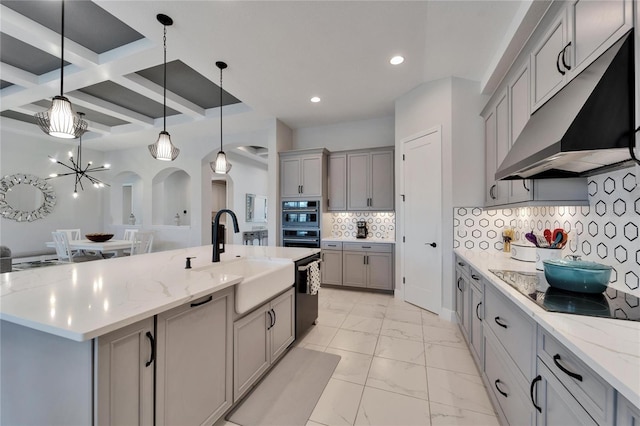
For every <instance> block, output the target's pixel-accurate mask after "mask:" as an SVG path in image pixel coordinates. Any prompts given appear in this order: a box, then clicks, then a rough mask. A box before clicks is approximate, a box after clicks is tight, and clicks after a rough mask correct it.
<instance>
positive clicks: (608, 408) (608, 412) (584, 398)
mask: <svg viewBox="0 0 640 426" xmlns="http://www.w3.org/2000/svg"><path fill="white" fill-rule="evenodd" d="M538 374H539V375H541V376H542V379H543V380H547V381H548V382H549V384H542V388H543V389H542V391H541V392H542V393H540V391H538V396H539V397H541V398H542V399H541V400H540V401H541V403H540V404H538V405H540V407H541V408H542V413H541V415H539V416H538V417H539V420H540V421H539V422H538V423H539V424H544V425H547V424H558V425H559V424H568V423H558V421H556V420H555V418H554V417H553V416H559V415H561V414H560V413H558V410H556V409H555V407H556V406H557V405H556V404H557V403H559V402H557V401H556V397H555V396H551V397H549V395H546V396H545V391H544V387H545V386H551V387H552V388H555V390H554V392H556V393H560V390H565V389H566V391H565V392H566V394H563V395H562V396H563V398H562V399H563V400H564V401H565V402H564V404H566V405H568V406H569V407H570V408H571V409H572V414H571V415H572V416H573V415H575V416H580V415H581V414H582V415H587V413H589V414H588V416H587V417H584V416H583V417H576V418H577V419H579V418H585V419H587V420H591V419H593V420H591V423H589V422H586V423H580V424H592V423H593V424H595V423H597V424H602V425H605V424H606V425H611V424H613V422H614V411H615V401H614V399H615V398H614V393H615V392H614V389H613V388H612V387H611V386H610V385H609V384H608V383H607V382H605V381H604V380H602V378H600V376H598V375H597V374H595V373H594V372H593V371H592V370H591V369H590V368H589V367H588V366H587V365H586V364H585V363H584V362H582V361H581V360H580V359H578V358H577V357H576V356H575V355H573V353H572V352H571V351H569V350H568V349H567V348H565V347H564V346H563V345H561V344H560V343H559V342H558V341H557V340H556V339H554V338H553V337H551V336H550V335H549V334H548V333H547V332H545V331H543V330H539V331H538ZM558 389H559V390H558ZM545 403H546V406H545ZM576 406H577V407H581V409H576V408H574V407H576ZM562 419H563V418H562V417H560V418H559V420H562ZM594 420H595V422H594ZM574 424H578V423H574Z"/></svg>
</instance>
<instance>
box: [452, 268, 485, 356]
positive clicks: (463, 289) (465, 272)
mask: <svg viewBox="0 0 640 426" xmlns="http://www.w3.org/2000/svg"><path fill="white" fill-rule="evenodd" d="M455 271H456V289H455V290H456V317H457V319H458V323H459V324H460V329H461V331H462V334H463V336H464V338H465V339H466V341H467V344H468V346H469V349H470V350H471V355H473V357H474V359H475V361H476V364H477V365H478V366H479V367H480V368H482V358H483V356H484V352H483V349H482V348H483V344H484V343H483V332H482V319H483V313H484V307H483V306H482V305H483V299H484V296H483V292H484V283H483V282H482V279H481V277H480V274H478V273H477V272H475V271H474V270H473V268H471V267H470V266H469V265H468V264H467V263H466V262H464V261H463V260H462V259H460V258H459V257H456V269H455Z"/></svg>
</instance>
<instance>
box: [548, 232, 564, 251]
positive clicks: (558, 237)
mask: <svg viewBox="0 0 640 426" xmlns="http://www.w3.org/2000/svg"><path fill="white" fill-rule="evenodd" d="M556 231H558V230H557V229H556V230H555V231H553V242H552V243H551V245H550V246H549V247H550V248H553V249H554V248H558V244H560V243H561V242H562V232H556Z"/></svg>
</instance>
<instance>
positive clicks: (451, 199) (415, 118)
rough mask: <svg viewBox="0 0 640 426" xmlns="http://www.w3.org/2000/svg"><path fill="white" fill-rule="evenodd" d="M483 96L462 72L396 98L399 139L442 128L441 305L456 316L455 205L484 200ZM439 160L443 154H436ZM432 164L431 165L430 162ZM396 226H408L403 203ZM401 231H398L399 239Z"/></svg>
mask: <svg viewBox="0 0 640 426" xmlns="http://www.w3.org/2000/svg"><path fill="white" fill-rule="evenodd" d="M482 104H483V98H482V97H481V95H480V84H479V83H478V82H471V81H468V80H463V79H460V78H446V79H442V80H438V81H434V82H429V83H425V84H422V85H420V86H418V87H416V88H415V89H414V90H412V91H411V92H409V93H407V94H405V95H404V96H402V97H400V98H398V99H397V100H396V115H395V143H396V151H397V152H401V150H402V148H401V141H402V140H403V139H406V138H408V137H410V136H413V135H416V134H418V133H421V132H424V131H426V130H428V129H431V128H434V127H437V126H441V129H442V157H441V158H440V159H439V161H441V162H442V170H443V174H442V188H443V191H442V200H441V204H442V223H441V230H442V235H441V241H442V256H443V260H442V310H441V314H442V315H444V316H446V317H447V318H453V311H454V296H455V293H454V291H453V240H452V235H453V206H454V204H455V205H457V204H458V203H469V204H467V205H482V203H481V200H480V198H478V197H481V195H482V194H483V187H484V180H483V178H482V176H483V173H484V172H483V170H484V142H483V140H482V135H483V132H482V125H483V123H482V119H481V118H480V116H479V112H480V105H482ZM434 161H438V159H434ZM425 166H428V165H425ZM401 172H402V158H401V156H400V155H397V156H396V194H398V195H397V197H398V198H397V199H396V206H401V205H402V204H401V203H402V202H401V198H400V196H399V194H401V193H402V190H401V188H400V174H401ZM396 211H397V213H398V214H397V215H396V226H397V229H399V230H401V229H403V224H402V220H403V215H402V211H401V207H400V208H397V209H396ZM401 238H402V235H400V234H398V239H401ZM401 259H402V244H398V246H397V249H396V265H397V268H396V287H399V285H398V284H399V283H402V276H401V273H402V270H401V268H400V265H401Z"/></svg>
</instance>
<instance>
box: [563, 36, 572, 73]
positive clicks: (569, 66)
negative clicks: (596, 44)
mask: <svg viewBox="0 0 640 426" xmlns="http://www.w3.org/2000/svg"><path fill="white" fill-rule="evenodd" d="M569 46H571V42H569V43H567V45H566V46H565V47H564V49H562V66H563V67H564V68H565V69H566V70H571V65H569V64H567V61H566V60H565V58H566V54H567V48H568V47H569Z"/></svg>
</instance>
